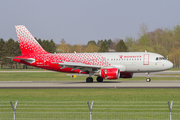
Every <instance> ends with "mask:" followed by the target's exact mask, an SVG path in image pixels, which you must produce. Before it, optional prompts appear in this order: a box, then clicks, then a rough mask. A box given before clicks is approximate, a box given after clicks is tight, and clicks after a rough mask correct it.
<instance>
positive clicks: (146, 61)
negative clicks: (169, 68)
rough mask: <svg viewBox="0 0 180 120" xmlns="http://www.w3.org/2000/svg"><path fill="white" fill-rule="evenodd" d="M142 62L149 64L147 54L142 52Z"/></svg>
mask: <svg viewBox="0 0 180 120" xmlns="http://www.w3.org/2000/svg"><path fill="white" fill-rule="evenodd" d="M143 64H144V65H149V54H144V59H143Z"/></svg>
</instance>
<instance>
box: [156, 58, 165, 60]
mask: <svg viewBox="0 0 180 120" xmlns="http://www.w3.org/2000/svg"><path fill="white" fill-rule="evenodd" d="M156 60H166V58H164V57H156Z"/></svg>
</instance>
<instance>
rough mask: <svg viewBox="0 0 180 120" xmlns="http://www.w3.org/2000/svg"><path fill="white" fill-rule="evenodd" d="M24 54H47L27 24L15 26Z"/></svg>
mask: <svg viewBox="0 0 180 120" xmlns="http://www.w3.org/2000/svg"><path fill="white" fill-rule="evenodd" d="M15 28H16V32H17V36H18V40H19V45H20V48H21V52H22V55H28V54H47V53H48V52H46V51H45V50H44V49H43V48H42V47H41V45H39V43H38V42H37V41H36V40H35V39H34V37H33V36H32V35H31V33H30V32H29V31H28V30H27V29H26V27H25V26H22V25H18V26H15Z"/></svg>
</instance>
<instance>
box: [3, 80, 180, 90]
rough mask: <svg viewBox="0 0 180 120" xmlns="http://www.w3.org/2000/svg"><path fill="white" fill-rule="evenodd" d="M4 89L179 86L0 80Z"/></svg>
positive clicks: (171, 84)
mask: <svg viewBox="0 0 180 120" xmlns="http://www.w3.org/2000/svg"><path fill="white" fill-rule="evenodd" d="M0 88H1V89H4V88H7V89H57V88H58V89H74V88H116V89H117V88H118V89H119V88H180V81H152V82H146V81H119V80H118V81H104V82H103V83H97V82H93V83H86V82H84V81H39V82H37V81H28V82H24V81H16V82H15V81H11V82H5V81H3V82H2V81H1V82H0Z"/></svg>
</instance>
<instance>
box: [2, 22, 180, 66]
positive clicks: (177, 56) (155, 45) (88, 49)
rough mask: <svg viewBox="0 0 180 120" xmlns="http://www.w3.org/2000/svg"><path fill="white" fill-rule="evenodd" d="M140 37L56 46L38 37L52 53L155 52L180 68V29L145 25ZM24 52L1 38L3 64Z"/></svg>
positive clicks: (14, 44)
mask: <svg viewBox="0 0 180 120" xmlns="http://www.w3.org/2000/svg"><path fill="white" fill-rule="evenodd" d="M138 35H139V38H138V39H135V38H132V37H131V36H127V37H126V38H125V40H122V39H114V40H111V39H104V40H98V41H97V42H96V41H95V40H90V41H88V43H87V44H86V45H77V44H76V45H71V44H67V43H66V41H65V39H62V40H61V41H60V44H55V43H54V41H53V40H52V39H51V40H41V39H40V38H39V39H37V38H35V39H36V40H37V41H38V42H39V44H40V45H41V46H42V47H43V48H44V49H45V50H46V51H47V52H50V53H55V52H56V53H73V52H76V53H83V52H84V53H93V52H128V51H129V52H144V51H145V50H146V51H148V52H154V53H158V54H161V55H163V56H164V57H165V58H167V59H168V60H170V61H171V62H173V64H174V68H179V67H180V53H179V51H180V26H179V25H177V26H175V27H174V28H173V29H168V28H165V29H161V28H158V29H156V30H154V31H150V32H148V27H147V26H146V24H144V23H143V24H141V25H140V32H139V34H138ZM20 55H21V50H20V47H19V43H18V41H14V40H13V39H12V38H10V39H9V40H7V41H5V40H4V39H2V38H1V39H0V65H1V66H2V65H4V64H6V65H7V64H8V65H11V66H12V65H13V64H15V63H14V62H13V61H12V60H10V59H6V57H14V56H20Z"/></svg>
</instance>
